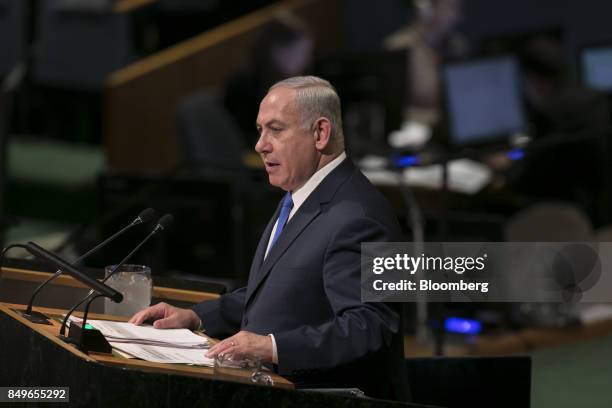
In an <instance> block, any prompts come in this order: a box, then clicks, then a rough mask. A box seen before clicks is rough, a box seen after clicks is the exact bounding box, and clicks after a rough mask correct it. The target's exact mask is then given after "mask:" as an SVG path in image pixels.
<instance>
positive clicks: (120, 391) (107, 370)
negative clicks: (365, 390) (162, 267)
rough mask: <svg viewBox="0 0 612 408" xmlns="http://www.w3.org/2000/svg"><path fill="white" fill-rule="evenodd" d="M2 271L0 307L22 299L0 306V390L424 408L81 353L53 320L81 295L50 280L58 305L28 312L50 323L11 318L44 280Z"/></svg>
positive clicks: (207, 402)
mask: <svg viewBox="0 0 612 408" xmlns="http://www.w3.org/2000/svg"><path fill="white" fill-rule="evenodd" d="M2 272H3V276H2V278H3V279H1V280H0V286H3V288H0V289H2V290H0V295H2V296H0V300H3V301H6V300H7V297H8V296H7V289H9V290H10V289H14V290H18V291H19V292H23V293H21V294H19V296H13V298H17V299H19V303H15V302H14V301H13V303H2V302H0V387H69V398H70V403H71V404H72V405H76V406H84V405H91V406H99V407H106V406H130V407H140V406H142V407H156V406H163V407H184V406H202V407H220V406H249V407H268V406H291V407H293V406H298V407H299V406H324V407H335V406H339V407H340V406H341V407H362V406H363V407H365V406H367V407H372V408H377V407H402V406H403V407H422V406H424V405H419V404H405V403H399V402H393V401H384V400H375V399H364V398H357V397H349V396H339V395H333V394H324V393H319V392H312V391H304V390H296V389H295V387H294V385H293V384H292V383H291V382H290V381H288V380H287V379H285V378H283V377H281V376H278V375H275V374H272V379H273V380H274V385H273V386H264V385H257V384H253V383H251V382H250V376H249V374H248V373H242V374H241V373H237V374H236V375H233V374H227V373H223V374H222V375H221V374H218V373H217V374H215V372H214V369H213V368H211V367H196V366H190V365H184V364H160V363H152V362H147V361H142V360H138V359H127V358H123V357H119V356H115V355H107V354H97V353H89V354H85V353H83V352H81V351H80V350H78V349H77V348H76V347H75V346H74V345H72V344H69V343H66V342H64V341H63V340H62V339H61V338H59V337H58V334H59V326H60V323H59V322H58V321H57V320H56V319H57V318H58V317H59V316H61V315H62V314H63V313H65V311H66V308H67V307H68V305H69V303H71V302H70V301H69V299H67V298H66V297H63V296H64V295H67V294H69V293H71V292H72V291H86V288H82V287H80V285H79V284H78V282H76V281H74V280H73V279H72V278H70V277H68V276H65V277H61V279H58V282H56V285H52V286H56V288H55V291H56V292H55V293H54V294H55V295H60V296H62V298H61V299H58V298H57V297H55V299H53V301H55V302H59V303H60V304H61V306H60V307H57V308H50V307H34V310H36V311H39V312H42V313H44V314H46V315H48V316H50V317H52V319H51V323H52V325H45V324H36V323H32V322H30V321H28V320H27V319H25V318H24V317H22V316H21V315H20V314H19V313H18V311H19V310H25V306H24V305H23V304H22V303H23V302H25V301H26V300H23V301H22V300H21V299H22V296H24V295H25V293H31V292H30V290H26V288H25V287H20V286H19V285H20V282H22V283H23V284H24V285H25V284H30V286H35V285H36V284H37V283H38V282H40V281H42V280H44V279H45V278H46V277H47V276H48V273H47V272H40V271H33V270H25V269H24V270H18V269H11V268H3V269H2ZM12 294H15V292H12ZM217 296H218V295H215V294H211V293H206V292H195V291H189V290H183V289H175V288H167V287H158V286H156V287H154V297H155V298H157V299H164V300H166V301H176V302H180V303H194V302H197V301H201V300H206V299H213V298H216V297H217ZM47 300H49V299H47ZM64 302H65V303H66V304H64ZM76 315H77V316H78V315H80V313H78V312H77V313H76ZM53 317H55V318H56V319H53ZM90 318H92V319H109V320H126V319H122V318H116V317H112V316H106V315H102V314H96V313H90ZM213 341H214V340H213ZM373 375H376V373H373Z"/></svg>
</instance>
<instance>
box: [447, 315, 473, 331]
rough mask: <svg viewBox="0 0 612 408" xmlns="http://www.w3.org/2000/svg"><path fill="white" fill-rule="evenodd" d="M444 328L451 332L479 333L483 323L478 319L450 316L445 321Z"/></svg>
mask: <svg viewBox="0 0 612 408" xmlns="http://www.w3.org/2000/svg"><path fill="white" fill-rule="evenodd" d="M444 328H445V329H446V331H447V332H449V333H459V334H478V333H480V330H481V329H482V325H481V324H480V322H479V321H478V320H471V319H464V318H461V317H449V318H447V319H446V321H445V322H444Z"/></svg>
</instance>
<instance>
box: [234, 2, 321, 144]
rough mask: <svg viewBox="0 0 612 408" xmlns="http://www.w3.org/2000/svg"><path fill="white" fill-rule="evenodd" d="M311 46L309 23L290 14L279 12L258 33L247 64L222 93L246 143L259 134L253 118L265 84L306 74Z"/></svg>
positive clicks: (266, 87) (312, 46)
mask: <svg viewBox="0 0 612 408" xmlns="http://www.w3.org/2000/svg"><path fill="white" fill-rule="evenodd" d="M313 49H314V40H313V38H312V35H311V34H310V31H309V29H308V27H307V26H306V25H305V23H304V22H302V21H301V20H300V19H299V18H298V17H297V16H295V15H293V14H289V13H286V14H281V15H279V16H278V17H277V18H276V20H275V21H273V22H272V23H270V24H269V25H267V26H266V27H265V28H263V30H262V31H261V32H260V33H259V35H258V37H257V39H256V40H255V42H254V44H253V47H252V49H251V53H250V56H249V60H248V62H247V64H246V65H245V66H243V67H241V68H240V69H239V70H238V71H236V72H235V73H233V74H232V75H231V76H230V78H229V80H228V81H227V83H226V87H225V91H224V96H223V101H224V104H225V107H226V108H227V110H228V111H229V112H230V114H231V115H232V116H233V117H234V118H235V119H236V122H237V123H238V125H239V127H240V130H241V131H242V133H243V135H244V137H245V142H246V143H247V146H254V145H255V143H256V142H257V139H258V138H259V135H258V134H257V132H256V131H255V127H254V126H253V118H254V117H256V116H257V111H258V109H259V102H260V101H261V100H262V99H263V97H264V96H265V95H266V93H267V92H268V88H270V86H272V85H273V84H274V83H276V82H278V81H280V80H281V79H283V78H288V77H293V76H299V75H303V74H305V73H306V72H307V71H308V70H309V69H310V67H311V65H312V61H313Z"/></svg>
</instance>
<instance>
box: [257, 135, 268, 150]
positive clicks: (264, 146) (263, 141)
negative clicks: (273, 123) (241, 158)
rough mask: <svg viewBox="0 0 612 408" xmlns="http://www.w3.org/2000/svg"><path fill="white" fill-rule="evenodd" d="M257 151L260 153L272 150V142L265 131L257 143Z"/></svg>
mask: <svg viewBox="0 0 612 408" xmlns="http://www.w3.org/2000/svg"><path fill="white" fill-rule="evenodd" d="M255 151H256V152H257V153H259V154H261V153H268V152H269V151H270V143H268V141H267V138H266V137H265V135H264V133H263V132H262V133H261V134H260V135H259V139H258V140H257V143H256V144H255Z"/></svg>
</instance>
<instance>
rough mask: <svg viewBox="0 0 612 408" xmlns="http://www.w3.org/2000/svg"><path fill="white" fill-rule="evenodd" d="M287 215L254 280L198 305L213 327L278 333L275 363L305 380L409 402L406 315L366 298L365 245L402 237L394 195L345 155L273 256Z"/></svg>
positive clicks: (225, 331)
mask: <svg viewBox="0 0 612 408" xmlns="http://www.w3.org/2000/svg"><path fill="white" fill-rule="evenodd" d="M279 211H280V206H279V208H278V209H277V210H276V213H275V214H274V216H273V217H272V219H271V220H270V222H269V223H268V226H267V228H266V230H265V231H264V233H263V235H262V237H261V240H260V242H259V245H258V247H257V250H256V252H255V256H254V259H253V264H252V266H251V271H250V275H249V281H248V285H247V286H246V287H245V288H242V289H238V290H237V291H235V292H232V293H230V294H227V295H224V296H221V298H220V299H218V300H214V301H207V302H202V303H200V304H198V305H196V306H195V307H194V310H195V311H196V313H197V314H198V315H199V316H200V318H201V319H202V322H203V324H204V327H205V328H206V331H207V333H208V334H209V335H211V336H213V337H226V336H229V335H232V334H234V333H236V332H237V331H239V330H247V331H251V332H254V333H259V334H262V335H267V334H270V333H272V334H274V337H275V339H276V345H277V351H278V366H277V367H276V369H277V371H278V373H279V374H280V375H283V376H287V377H288V378H290V379H291V380H293V381H295V382H296V383H297V384H298V385H302V386H335V387H344V386H348V387H359V388H361V389H362V390H363V391H364V392H365V393H366V395H368V396H372V397H379V398H392V399H405V392H406V390H405V384H406V383H405V382H404V381H405V378H404V371H403V367H404V365H403V361H404V357H403V342H402V332H401V327H400V319H399V314H398V313H397V312H396V311H395V310H393V308H392V307H391V306H390V305H386V304H383V303H362V302H361V288H360V282H361V279H360V273H361V272H360V244H361V242H368V241H400V240H401V239H402V237H401V233H400V228H399V225H398V223H397V220H396V218H395V216H394V212H393V210H392V209H391V208H390V206H389V204H388V203H387V201H386V200H385V199H384V198H383V196H382V195H381V194H380V193H379V192H378V191H377V190H376V189H375V188H374V187H373V186H372V184H370V182H369V181H368V180H367V179H366V178H365V177H364V175H363V174H362V173H361V172H360V171H359V170H358V169H356V168H355V167H354V165H353V164H352V163H351V161H350V159H345V160H344V161H343V162H342V163H341V164H340V165H339V166H338V167H336V168H335V169H334V170H333V171H332V172H331V173H330V174H329V175H328V176H327V177H326V178H325V179H324V180H323V181H322V182H321V183H320V184H319V185H318V186H317V188H316V189H315V190H314V191H313V192H312V194H311V195H310V196H309V197H308V198H307V199H306V201H305V202H304V203H303V204H302V206H301V207H300V208H299V210H298V211H297V212H296V213H295V214H294V215H293V217H292V218H291V220H290V221H289V222H288V223H287V225H286V226H285V228H284V230H283V232H282V234H281V235H280V237H279V239H278V241H277V242H276V244H275V245H274V246H273V247H272V248H271V249H270V252H269V253H268V256H267V257H266V258H265V260H264V254H265V250H266V247H267V243H268V239H269V237H270V233H271V231H272V228H273V226H274V223H275V221H276V219H277V218H278V214H279Z"/></svg>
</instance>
